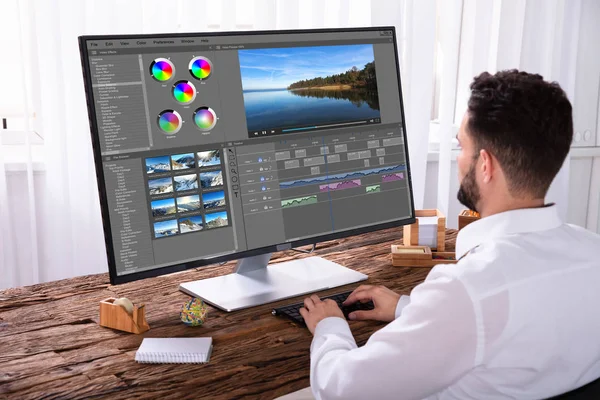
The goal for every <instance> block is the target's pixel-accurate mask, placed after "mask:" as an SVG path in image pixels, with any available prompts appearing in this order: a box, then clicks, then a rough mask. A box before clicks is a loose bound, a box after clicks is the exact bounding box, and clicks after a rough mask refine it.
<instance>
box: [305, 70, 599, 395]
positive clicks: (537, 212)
mask: <svg viewBox="0 0 600 400" xmlns="http://www.w3.org/2000/svg"><path fill="white" fill-rule="evenodd" d="M572 136H573V121H572V111H571V104H570V103H569V100H568V99H567V97H566V95H565V93H564V92H563V90H562V89H561V88H560V87H559V86H558V84H556V83H548V82H544V81H543V79H542V77H541V76H539V75H532V74H527V73H524V72H518V71H514V70H513V71H503V72H499V73H497V74H495V75H490V74H488V73H483V74H481V75H479V76H478V77H476V78H475V79H474V81H473V83H472V84H471V97H470V99H469V103H468V110H467V112H466V113H465V115H464V118H463V121H462V124H461V127H460V131H459V133H458V135H457V138H458V140H459V143H460V146H461V148H462V150H461V153H460V155H459V156H458V158H457V163H458V171H459V180H460V190H459V192H458V199H459V201H460V202H461V203H463V204H464V205H465V206H466V207H468V208H469V209H471V210H475V211H478V212H479V213H480V214H481V217H482V218H481V219H480V220H478V221H476V222H473V223H471V224H470V225H468V226H467V227H465V228H464V229H462V230H461V232H460V233H459V235H458V238H457V241H456V257H457V258H458V259H460V261H459V262H458V263H456V264H447V265H439V266H436V267H434V268H433V269H432V270H431V272H430V273H429V275H428V276H427V279H426V280H425V281H424V282H423V283H422V284H420V285H418V286H417V287H415V288H414V289H413V291H412V293H411V295H410V297H408V296H399V295H397V294H396V293H394V292H392V291H390V290H388V289H386V288H383V287H372V286H368V285H366V286H361V287H359V288H358V289H356V290H355V291H354V292H353V293H352V294H351V295H350V296H349V297H348V299H347V300H346V304H351V303H353V302H356V301H363V302H364V301H368V300H373V302H374V304H375V309H374V310H372V311H357V312H355V313H353V314H351V315H350V319H355V320H365V319H373V320H380V321H389V322H390V323H389V324H388V325H387V326H385V327H384V328H382V329H381V330H379V331H377V332H376V333H374V334H373V335H372V336H371V337H370V339H369V341H368V342H367V343H366V344H365V345H364V346H363V347H360V348H358V347H357V346H356V342H355V341H354V338H353V337H352V333H351V332H350V329H349V327H348V323H347V322H346V321H345V320H344V316H343V314H342V312H341V311H340V309H339V308H338V307H337V305H336V304H335V303H334V302H333V301H325V302H323V301H321V300H319V298H318V297H317V296H311V297H310V298H307V299H306V300H305V301H304V304H305V308H302V309H301V313H302V316H303V317H304V319H305V321H306V323H307V325H308V327H309V329H310V331H311V332H312V333H313V334H314V339H313V342H312V345H311V375H310V379H311V388H312V392H313V394H314V396H315V397H316V398H317V399H388V398H390V399H391V398H393V399H423V398H427V399H486V400H487V399H543V398H548V397H551V396H554V395H557V394H560V393H564V392H567V391H570V390H572V389H574V388H577V387H580V386H582V385H584V384H586V383H588V382H591V381H593V380H594V379H596V378H598V377H600V317H599V313H600V311H598V306H599V305H600V290H598V286H599V285H600V261H598V260H600V258H599V257H598V254H597V253H598V251H599V250H600V236H598V235H596V234H593V233H591V232H588V231H586V230H584V229H582V228H579V227H576V226H571V225H567V224H564V223H562V222H561V221H560V220H559V217H558V215H557V211H556V207H555V206H554V205H551V204H550V205H546V204H544V197H545V195H546V192H547V190H548V187H549V186H550V183H551V182H552V180H553V178H554V177H555V176H556V174H557V173H558V171H559V169H560V167H561V165H562V164H563V162H564V160H565V158H566V156H567V153H568V152H569V146H570V144H571V140H572Z"/></svg>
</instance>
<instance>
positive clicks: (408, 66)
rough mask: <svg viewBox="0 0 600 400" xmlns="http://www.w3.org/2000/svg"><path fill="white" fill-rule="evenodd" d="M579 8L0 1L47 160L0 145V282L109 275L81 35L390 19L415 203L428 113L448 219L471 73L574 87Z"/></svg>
mask: <svg viewBox="0 0 600 400" xmlns="http://www.w3.org/2000/svg"><path fill="white" fill-rule="evenodd" d="M579 2H580V0H574V1H573V2H569V7H567V2H566V1H565V0H551V1H546V0H527V1H525V0H493V1H492V0H490V1H485V2H483V1H476V0H437V1H436V0H400V1H397V0H371V1H368V0H366V1H365V0H327V1H323V0H312V1H306V0H305V1H302V2H301V1H300V0H254V1H252V0H222V1H220V2H208V1H206V0H176V1H172V2H170V3H169V4H168V7H169V12H168V15H166V14H165V2H164V1H159V0H102V1H100V0H86V1H71V0H3V1H2V4H0V7H1V8H5V7H7V8H6V9H7V10H8V5H11V7H13V8H14V7H17V8H18V18H19V32H18V34H17V33H16V32H15V35H14V36H11V37H10V39H9V40H18V41H19V42H18V44H17V47H18V49H20V51H21V52H22V54H23V57H22V60H23V62H22V63H21V65H20V68H21V72H22V74H21V75H20V76H22V85H21V86H22V88H23V93H30V94H31V96H30V98H27V99H25V101H23V102H22V104H23V106H22V108H23V109H22V110H21V112H22V114H23V115H26V116H29V115H34V116H35V118H33V119H32V120H31V121H33V122H30V119H29V118H25V120H26V126H25V129H26V130H34V129H35V130H37V131H38V132H40V134H42V135H43V137H44V143H43V146H42V148H43V150H44V153H45V159H44V161H43V163H42V164H41V166H42V168H41V169H42V170H41V171H38V169H39V168H38V167H39V165H38V164H37V163H36V161H35V159H34V158H32V154H33V153H34V150H35V149H34V146H32V143H31V141H30V139H29V135H26V136H27V140H26V141H25V143H24V144H23V145H22V146H20V148H19V149H20V150H21V151H22V152H23V153H22V157H21V161H22V162H20V163H17V164H15V165H16V170H14V171H13V170H12V169H11V168H12V167H11V168H8V169H7V168H6V167H5V166H6V165H9V164H7V163H6V162H5V161H6V159H7V158H9V157H10V156H12V155H14V154H13V153H14V152H13V149H12V147H11V146H8V145H7V144H6V143H2V142H0V289H2V288H7V287H16V286H21V285H27V284H33V283H38V282H44V281H50V280H56V279H61V278H68V277H73V276H78V275H86V274H91V273H100V272H106V271H107V261H106V254H105V247H104V238H103V230H102V221H101V217H100V206H99V201H98V193H97V184H96V177H95V170H94V164H93V157H92V146H91V141H90V133H89V124H88V119H87V109H86V105H85V104H86V103H85V95H84V89H83V80H82V73H81V62H80V58H79V50H78V43H77V36H79V35H84V34H85V35H89V34H130V33H137V34H144V33H168V32H202V31H219V30H252V29H260V30H265V29H297V28H301V29H304V28H322V27H328V28H335V27H345V26H382V25H393V26H395V27H396V31H397V35H398V45H399V56H400V60H401V74H402V75H401V76H402V89H403V98H404V107H405V113H406V123H407V133H408V143H409V151H410V163H411V169H412V181H413V186H414V198H415V208H417V209H418V208H422V207H423V203H424V195H425V180H426V171H427V166H426V163H427V155H428V147H429V144H430V135H429V128H430V122H431V119H432V118H431V117H432V108H436V109H437V110H439V121H438V122H439V126H440V130H439V132H440V133H439V135H438V137H439V148H440V154H439V161H440V162H439V171H438V192H437V193H438V196H437V205H438V207H439V208H440V209H442V210H443V211H444V212H445V213H446V214H447V215H453V214H456V213H457V212H458V207H459V206H458V205H457V204H456V201H455V199H454V197H455V193H452V191H451V190H450V187H451V185H450V182H451V181H452V180H453V179H455V177H454V175H455V173H454V172H455V171H454V172H453V170H452V168H451V154H452V145H451V139H452V136H453V135H454V132H453V129H455V125H456V123H457V121H458V122H459V121H460V118H459V116H461V115H462V112H463V111H464V108H465V105H466V99H467V97H468V84H469V82H470V80H471V79H472V77H473V76H474V75H476V74H478V73H480V72H481V71H483V70H490V71H495V70H497V69H504V68H508V67H520V68H524V69H529V70H531V71H532V72H541V73H543V74H544V75H545V76H546V77H550V78H552V79H556V80H559V82H561V83H562V84H563V86H564V87H566V89H567V92H568V93H571V92H569V90H572V79H571V76H570V75H569V74H570V73H571V72H570V71H571V68H573V65H572V63H569V61H561V60H564V59H565V57H569V56H572V54H571V53H570V52H572V51H573V50H572V47H571V46H573V43H575V47H576V41H577V38H573V37H571V36H568V35H566V32H570V31H569V29H571V25H570V24H574V23H576V22H577V20H578V8H577V7H579V6H577V5H576V6H571V4H572V3H575V4H578V3H579ZM0 10H1V9H0ZM204 10H210V12H204ZM541 10H542V11H541ZM0 15H2V12H1V11H0ZM0 18H1V17H0ZM556 24H558V27H559V29H558V30H554V29H553V27H554V26H555V25H556ZM567 36H568V37H567ZM565 37H567V38H566V39H565ZM561 38H563V40H562V41H561V40H559V39H561ZM557 40H559V45H558V46H553V44H554V43H555V42H556V41H557ZM0 43H1V42H0ZM538 43H542V45H538ZM436 64H437V68H436ZM440 67H441V69H440ZM436 70H437V71H442V73H441V74H437V75H436V74H435V73H434V71H436ZM0 85H1V84H0ZM0 88H2V86H0ZM434 93H438V95H435V96H434ZM8 96H9V95H8V94H7V93H3V92H0V99H6V98H8ZM2 104H3V103H2V102H1V101H0V113H1V112H2V111H3V110H2ZM4 104H6V102H5V103H4ZM0 117H2V115H1V114H0ZM31 124H33V125H34V126H30V125H31ZM0 139H1V138H0ZM11 165H12V164H11ZM13 166H14V165H13ZM566 168H567V169H568V164H567V166H566ZM561 174H562V175H561V177H559V179H557V182H558V183H557V186H556V187H553V192H552V193H551V195H556V196H558V197H561V196H562V197H564V194H565V193H566V192H567V191H566V189H565V188H567V187H568V182H567V180H566V179H565V177H566V176H568V174H565V173H564V171H563V172H561ZM560 202H561V203H563V204H566V199H561V200H560Z"/></svg>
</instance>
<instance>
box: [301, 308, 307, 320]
mask: <svg viewBox="0 0 600 400" xmlns="http://www.w3.org/2000/svg"><path fill="white" fill-rule="evenodd" d="M300 315H302V318H304V320H306V316H307V315H308V311H306V308H304V307H300Z"/></svg>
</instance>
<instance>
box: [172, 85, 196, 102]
mask: <svg viewBox="0 0 600 400" xmlns="http://www.w3.org/2000/svg"><path fill="white" fill-rule="evenodd" d="M173 97H174V98H175V100H177V101H178V102H180V103H181V104H190V103H191V102H192V101H194V99H195V98H196V88H195V87H194V84H193V83H192V82H189V81H179V82H175V84H174V85H173Z"/></svg>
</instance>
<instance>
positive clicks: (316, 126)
mask: <svg viewBox="0 0 600 400" xmlns="http://www.w3.org/2000/svg"><path fill="white" fill-rule="evenodd" d="M366 123H368V121H355V122H345V123H341V124H329V125H315V126H304V127H302V128H290V129H282V130H281V132H283V133H285V132H295V131H305V130H308V129H319V128H331V127H334V126H348V125H357V124H366Z"/></svg>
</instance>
